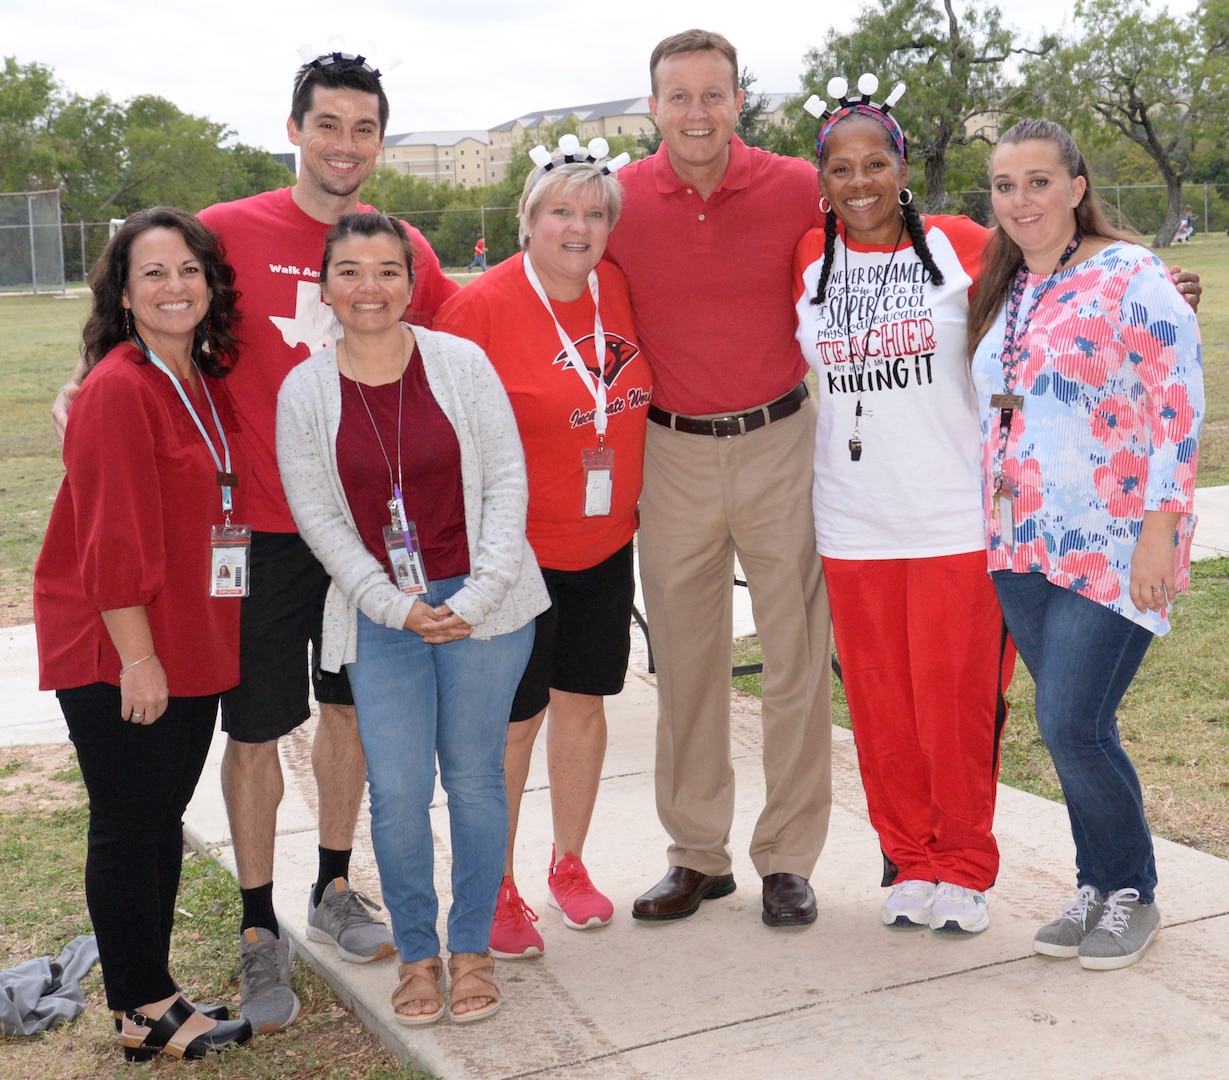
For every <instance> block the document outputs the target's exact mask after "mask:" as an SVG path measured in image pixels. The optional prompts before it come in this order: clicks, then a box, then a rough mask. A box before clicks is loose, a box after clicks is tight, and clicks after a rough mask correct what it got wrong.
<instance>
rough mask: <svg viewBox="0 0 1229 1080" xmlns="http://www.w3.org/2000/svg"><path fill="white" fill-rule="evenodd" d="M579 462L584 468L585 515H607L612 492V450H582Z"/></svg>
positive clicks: (606, 448) (607, 448) (608, 514)
mask: <svg viewBox="0 0 1229 1080" xmlns="http://www.w3.org/2000/svg"><path fill="white" fill-rule="evenodd" d="M580 463H581V465H582V466H583V467H584V470H585V510H584V516H585V517H609V516H610V503H611V497H612V495H613V493H614V451H613V450H612V449H610V447H608V446H607V447H605V448H603V449H601V450H593V449H589V450H582V451H581V452H580Z"/></svg>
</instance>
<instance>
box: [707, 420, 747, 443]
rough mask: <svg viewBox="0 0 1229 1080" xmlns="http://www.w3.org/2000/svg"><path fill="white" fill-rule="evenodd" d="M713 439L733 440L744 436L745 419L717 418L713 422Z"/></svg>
mask: <svg viewBox="0 0 1229 1080" xmlns="http://www.w3.org/2000/svg"><path fill="white" fill-rule="evenodd" d="M712 425H713V438H715V439H732V438H734V436H735V435H742V434H743V418H742V417H741V416H733V415H731V416H717V417H714V418H713V420H712Z"/></svg>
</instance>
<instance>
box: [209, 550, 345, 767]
mask: <svg viewBox="0 0 1229 1080" xmlns="http://www.w3.org/2000/svg"><path fill="white" fill-rule="evenodd" d="M250 560H251V570H250V574H249V578H248V580H249V581H250V583H251V590H252V591H251V595H250V596H246V597H244V599H243V606H242V608H241V609H240V613H239V685H238V686H236V687H235V688H234V689H233V690H228V691H227V692H226V693H225V694H223V695H222V730H223V731H225V732H226V733H227V734H228V735H229V736H230V737H231V738H232V739H234V740H235V741H236V742H247V743H261V742H271V741H272V740H274V739H279V738H281V737H282V736H283V735H285V734H287V733H288V732H291V731H293V730H294V729H295V728H297V727H298V726H299V725H300V724H301V723H303V721H304V720H306V719H307V718H308V716H310V715H311V709H310V707H309V705H308V700H307V671H308V667H307V664H308V654H307V643H308V642H309V641H310V642H311V647H312V650H311V656H312V667H311V672H312V691H313V692H314V694H315V696H316V700H317V701H319V702H322V703H324V704H328V705H353V704H354V698H353V697H352V696H351V694H350V680H349V679H347V678H346V673H345V671H342V672H340V673H338V674H334V673H333V672H331V671H321V670H320V662H319V661H320V624H321V620H322V619H323V617H324V597H325V594H326V593H327V592H328V590H329V576H328V574H326V573H325V572H324V567H323V566H321V565H320V563H319V562H318V561H317V559H316V556H315V555H313V554H312V553H311V549H310V548H309V547H308V546H307V544H305V543H304V542H303V538H302V537H301V536H299V534H298V533H267V532H254V533H253V534H252V551H251V555H250Z"/></svg>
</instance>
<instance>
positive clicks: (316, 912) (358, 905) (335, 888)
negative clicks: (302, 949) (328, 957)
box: [307, 877, 397, 964]
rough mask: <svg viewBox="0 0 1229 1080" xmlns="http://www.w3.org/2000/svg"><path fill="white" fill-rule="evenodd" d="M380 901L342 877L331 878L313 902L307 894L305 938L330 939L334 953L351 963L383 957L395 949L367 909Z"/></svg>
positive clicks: (390, 935)
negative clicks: (364, 893) (319, 896)
mask: <svg viewBox="0 0 1229 1080" xmlns="http://www.w3.org/2000/svg"><path fill="white" fill-rule="evenodd" d="M379 910H380V905H379V904H377V903H376V902H375V901H374V900H370V899H368V898H367V897H366V896H364V895H363V894H362V893H361V892H355V891H354V890H353V889H352V888H350V884H349V882H347V881H346V879H345V878H340V877H339V878H334V879H333V880H332V881H330V882H329V884H328V885H327V886H325V889H324V895H323V896H322V897H321V898H320V904H319V905H318V906H317V905H316V904H313V903H312V894H311V893H309V894H308V896H307V940H308V941H325V942H331V943H332V944H334V945H336V946H337V955H338V956H340V957H341V958H342V959H343V960H349V961H350V963H352V964H368V963H370V962H371V961H372V960H383V959H384V957H386V956H392V955H393V953H395V952H396V951H397V946H396V945H394V944H393V935H392V933H391V932H390V931H389V929H388V927H387V926H385V925H384V924H383V923H382V922H380V920H379V919H375V918H372V916H371V915H369V914H368V912H371V911H379Z"/></svg>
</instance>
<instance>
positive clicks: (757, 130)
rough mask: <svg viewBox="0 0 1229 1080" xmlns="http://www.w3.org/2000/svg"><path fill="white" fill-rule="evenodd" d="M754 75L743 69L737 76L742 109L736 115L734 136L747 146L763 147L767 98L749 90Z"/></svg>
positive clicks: (766, 121)
mask: <svg viewBox="0 0 1229 1080" xmlns="http://www.w3.org/2000/svg"><path fill="white" fill-rule="evenodd" d="M755 81H756V79H755V75H754V73H753V72H752V71H751V69H750V68H743V70H742V74H741V75H739V76H738V88H739V89H740V90H741V91H742V92H743V94H744V95H745V97H744V98H743V107H742V109H741V110H740V111H739V113H738V123H737V124H735V125H734V134H735V135H737V136H738V137H739V138H740V139H742V141H743V142H745V143H746V144H747V145H748V146H763V145H764V143H765V140H766V137H767V134H768V126H769V120H768V117H767V116H766V115H765V113H766V112H767V110H768V98H767V97H765V96H764V95H763V94H758V93H756V92H755V91H754V90H752V89H751V87H752V85H753V84H754V83H755Z"/></svg>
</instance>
